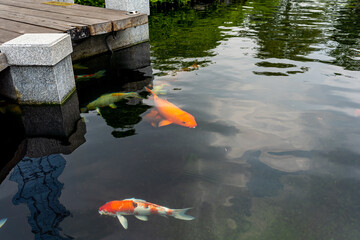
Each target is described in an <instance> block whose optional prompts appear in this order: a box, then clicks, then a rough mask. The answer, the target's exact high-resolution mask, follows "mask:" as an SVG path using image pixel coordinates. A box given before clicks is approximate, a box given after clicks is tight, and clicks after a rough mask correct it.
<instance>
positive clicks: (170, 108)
mask: <svg viewBox="0 0 360 240" xmlns="http://www.w3.org/2000/svg"><path fill="white" fill-rule="evenodd" d="M145 89H146V90H147V91H148V92H149V93H151V94H152V95H153V96H154V103H155V109H153V110H151V112H150V113H148V114H147V115H146V116H145V119H146V120H148V121H150V122H151V125H152V126H154V127H162V126H166V125H169V124H172V123H174V124H177V125H181V126H184V127H189V128H195V127H196V126H197V124H196V121H195V118H194V117H193V115H191V114H190V113H187V112H185V111H183V110H181V109H180V108H179V107H177V106H175V105H174V104H172V103H170V102H168V101H167V100H165V99H162V98H159V97H158V96H157V95H156V94H155V93H154V92H153V91H151V90H150V89H148V88H147V87H145Z"/></svg>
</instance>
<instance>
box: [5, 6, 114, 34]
mask: <svg viewBox="0 0 360 240" xmlns="http://www.w3.org/2000/svg"><path fill="white" fill-rule="evenodd" d="M54 8H61V7H59V6H58V7H56V6H55V7H54ZM0 11H7V12H9V13H19V14H24V15H26V16H34V17H42V18H47V19H49V20H58V21H63V22H70V23H72V24H74V25H75V26H76V25H77V24H80V25H87V26H88V28H89V30H90V34H91V35H99V34H105V33H108V32H111V31H112V22H111V21H107V20H100V19H92V18H88V17H79V16H72V15H66V14H62V13H56V12H47V11H42V10H35V9H30V8H23V7H15V6H9V5H2V4H0Z"/></svg>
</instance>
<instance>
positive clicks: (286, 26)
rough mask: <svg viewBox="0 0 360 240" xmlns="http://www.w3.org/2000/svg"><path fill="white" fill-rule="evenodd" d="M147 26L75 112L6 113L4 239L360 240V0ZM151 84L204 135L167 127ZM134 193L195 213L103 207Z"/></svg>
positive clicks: (267, 0) (168, 17)
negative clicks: (121, 212) (155, 122)
mask: <svg viewBox="0 0 360 240" xmlns="http://www.w3.org/2000/svg"><path fill="white" fill-rule="evenodd" d="M149 27H150V45H149V44H148V43H143V44H140V45H138V46H135V47H133V48H130V49H127V50H124V51H120V52H117V53H115V54H114V55H112V56H111V55H102V56H98V57H96V58H92V59H89V60H87V61H84V62H81V63H79V64H80V67H79V65H78V68H77V69H75V74H76V75H82V74H89V73H96V72H99V71H101V70H104V69H105V70H106V73H105V76H103V77H99V78H91V79H86V78H85V79H81V78H80V79H78V82H77V93H76V94H75V95H74V96H72V97H71V98H70V99H69V100H68V102H67V103H66V104H65V105H64V106H63V107H58V108H56V107H46V106H41V107H31V106H27V107H24V106H23V107H22V108H21V110H22V115H21V117H22V120H21V119H19V118H20V116H19V112H18V108H17V107H16V106H13V105H11V104H8V105H6V104H3V105H2V107H1V110H2V111H1V118H0V120H1V123H2V124H1V128H2V132H3V137H2V138H3V139H2V140H1V142H2V149H3V151H2V152H3V153H2V157H3V159H4V161H2V163H1V171H0V179H1V181H2V183H1V185H0V206H1V207H0V219H2V218H7V222H6V223H5V224H4V225H3V227H2V228H0V239H87V240H90V239H106V240H110V239H128V240H131V239H199V240H202V239H204V240H205V239H206V240H212V239H214V240H215V239H216V240H217V239H224V240H231V239H247V240H248V239H254V240H255V239H266V240H268V239H276V240H279V239H286V240H288V239H292V240H294V239H301V240H302V239H307V240H308V239H316V240H319V239H327V240H330V239H342V240H345V239H360V148H359V144H360V95H359V91H360V73H359V71H360V55H359V54H360V3H359V1H351V0H336V1H335V0H301V1H300V0H298V1H296V0H293V1H291V0H256V1H255V0H254V1H245V0H243V1H216V2H215V3H196V4H194V3H192V4H189V5H181V6H180V5H171V4H162V5H161V4H159V5H154V6H153V8H152V15H151V16H150V22H149ZM134 53H135V54H134ZM134 55H135V56H136V57H133V56H134ZM79 68H80V69H79ZM82 80H84V81H82ZM144 86H149V87H151V88H154V89H156V91H157V93H158V95H159V97H160V98H162V99H167V100H168V101H169V102H171V103H173V104H175V105H176V106H178V107H180V108H181V109H183V110H184V111H186V112H188V113H190V114H191V115H193V116H194V117H195V120H196V122H197V127H196V128H187V127H184V126H180V125H176V124H171V125H167V126H163V127H153V126H152V125H151V122H149V121H146V120H145V116H146V115H147V114H148V113H150V112H151V111H152V110H153V109H154V101H153V99H152V98H151V97H150V95H149V94H147V93H146V91H145V90H144ZM130 91H137V92H138V93H140V95H141V96H142V97H143V98H145V99H143V100H142V99H130V100H129V101H120V102H117V103H115V104H116V108H115V106H113V105H112V107H102V108H100V110H99V113H98V112H97V111H96V110H92V111H89V112H84V113H81V117H82V118H83V120H81V119H80V111H79V109H80V108H82V109H83V108H84V107H85V106H86V105H87V104H88V103H89V102H91V101H93V100H94V99H96V98H98V97H99V96H101V95H102V94H106V93H112V92H130ZM49 122H51V124H49ZM59 126H60V127H59ZM9 130H11V131H9ZM59 136H60V137H59ZM61 136H62V137H61ZM16 159H17V160H16ZM20 159H22V160H21V161H20V162H19V160H20ZM10 160H11V161H10ZM132 197H134V198H139V199H145V200H147V201H149V202H152V203H155V204H159V205H162V206H166V207H169V208H188V207H191V208H192V209H191V210H189V211H188V212H187V213H188V214H189V215H191V216H194V217H195V219H194V220H192V221H183V220H179V219H174V218H171V217H169V218H164V217H160V216H151V217H150V218H149V221H147V222H144V221H140V220H138V219H136V218H135V217H133V216H127V217H126V218H127V219H128V225H129V227H128V229H127V230H125V229H124V228H123V227H122V226H121V225H120V223H119V221H118V220H117V219H116V218H113V217H110V216H103V215H100V214H99V213H98V208H99V207H100V206H101V205H103V204H105V203H106V202H108V201H111V200H121V199H126V198H132Z"/></svg>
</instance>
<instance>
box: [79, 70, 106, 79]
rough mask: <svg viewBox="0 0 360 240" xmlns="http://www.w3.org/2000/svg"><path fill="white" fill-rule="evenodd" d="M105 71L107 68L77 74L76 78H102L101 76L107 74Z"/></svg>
mask: <svg viewBox="0 0 360 240" xmlns="http://www.w3.org/2000/svg"><path fill="white" fill-rule="evenodd" d="M105 72H106V70H101V71H98V72H96V73H92V74H84V75H75V80H76V81H84V80H89V79H91V78H101V77H103V76H105Z"/></svg>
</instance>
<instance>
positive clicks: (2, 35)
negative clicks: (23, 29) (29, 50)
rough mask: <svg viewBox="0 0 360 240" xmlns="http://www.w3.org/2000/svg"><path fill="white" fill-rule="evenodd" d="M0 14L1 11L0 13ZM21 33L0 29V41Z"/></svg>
mask: <svg viewBox="0 0 360 240" xmlns="http://www.w3.org/2000/svg"><path fill="white" fill-rule="evenodd" d="M0 14H1V13H0ZM20 35H22V34H21V33H16V32H10V31H7V30H4V29H0V42H2V43H4V42H7V41H10V40H11V39H14V38H16V37H18V36H20Z"/></svg>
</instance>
